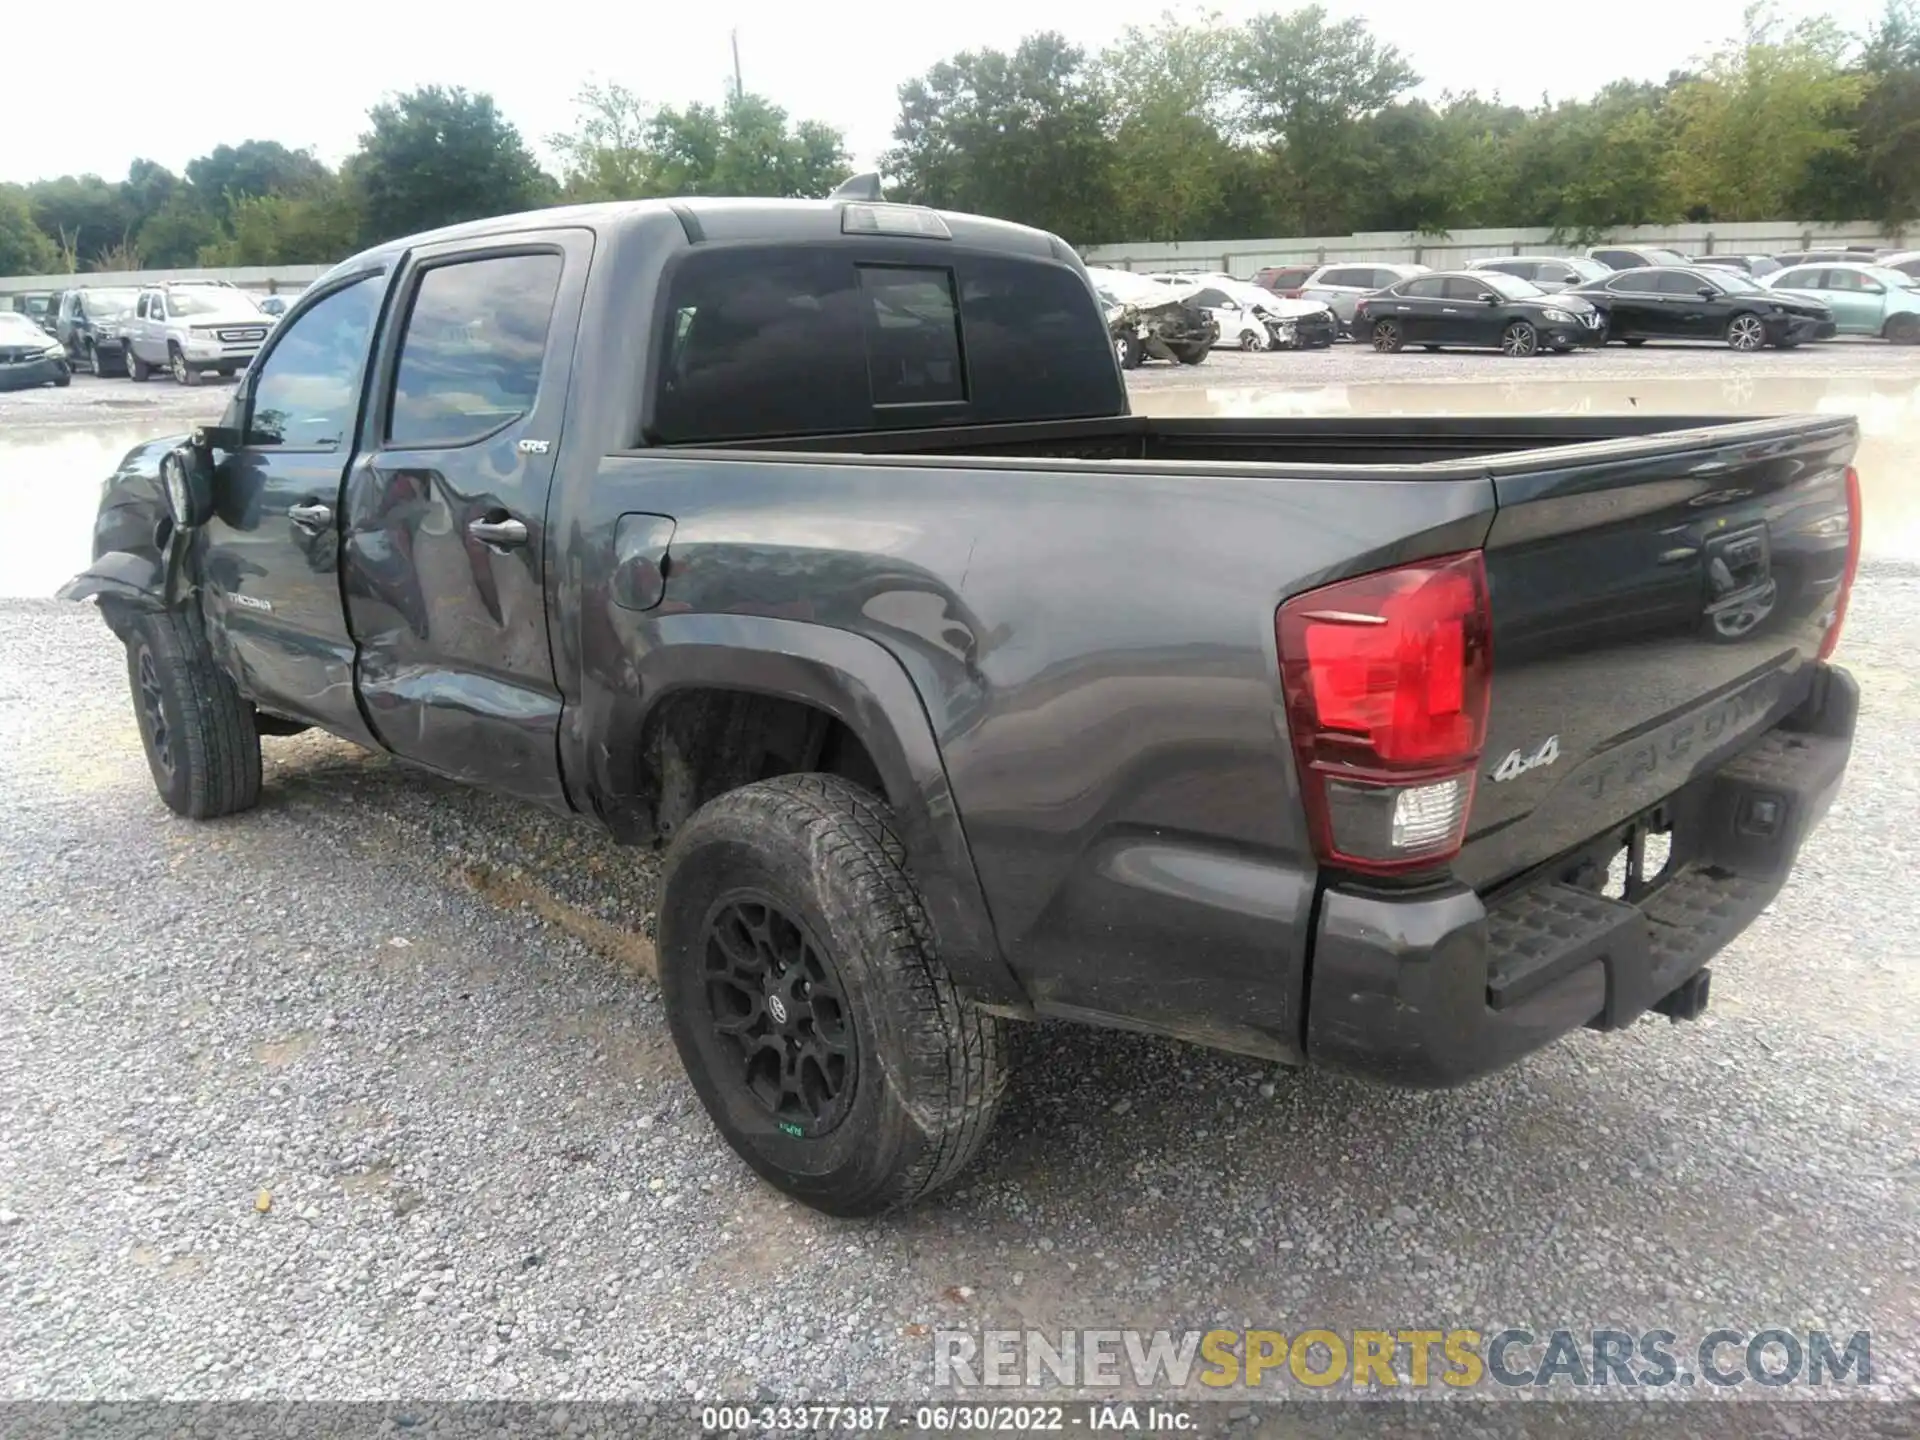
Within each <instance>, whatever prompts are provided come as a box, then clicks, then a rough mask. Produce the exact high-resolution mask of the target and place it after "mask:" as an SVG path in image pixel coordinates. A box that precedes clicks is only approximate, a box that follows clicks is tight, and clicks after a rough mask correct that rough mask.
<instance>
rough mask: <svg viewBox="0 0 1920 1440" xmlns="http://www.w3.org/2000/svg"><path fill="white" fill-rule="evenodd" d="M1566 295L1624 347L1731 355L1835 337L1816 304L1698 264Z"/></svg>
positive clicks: (1652, 270)
mask: <svg viewBox="0 0 1920 1440" xmlns="http://www.w3.org/2000/svg"><path fill="white" fill-rule="evenodd" d="M1568 294H1571V295H1582V296H1585V297H1586V298H1587V299H1588V300H1590V301H1592V302H1593V303H1594V304H1595V305H1597V306H1599V307H1600V308H1601V309H1602V310H1605V311H1606V312H1607V338H1608V339H1609V340H1621V341H1624V342H1625V343H1627V344H1628V345H1644V344H1646V343H1647V341H1649V340H1718V341H1720V342H1721V343H1723V344H1725V345H1728V346H1730V347H1731V348H1733V349H1735V350H1758V349H1760V348H1761V347H1762V346H1766V345H1778V346H1780V347H1781V348H1782V349H1789V348H1791V347H1793V346H1795V345H1798V344H1800V343H1802V342H1803V341H1807V340H1825V339H1827V338H1828V337H1829V336H1831V335H1832V334H1833V333H1834V331H1835V326H1834V321H1833V311H1831V310H1830V309H1828V308H1827V307H1826V306H1825V305H1822V304H1821V303H1820V302H1819V301H1818V300H1810V299H1807V298H1806V297H1805V296H1800V295H1788V294H1784V293H1782V292H1780V291H1776V290H1769V289H1767V287H1766V286H1764V285H1758V284H1755V283H1754V282H1753V281H1752V280H1749V279H1748V278H1747V277H1746V276H1745V275H1742V274H1741V273H1740V272H1739V271H1738V270H1723V269H1715V268H1712V267H1709V266H1704V265H1698V266H1694V265H1688V266H1681V265H1649V266H1647V267H1645V268H1644V269H1640V270H1622V271H1620V272H1619V273H1618V274H1617V275H1610V276H1608V277H1607V278H1606V279H1605V280H1598V281H1595V282H1594V283H1593V284H1591V285H1582V286H1581V287H1580V288H1579V289H1578V290H1572V291H1569V292H1568ZM1562 298H1563V299H1564V298H1565V297H1564V296H1563V297H1562Z"/></svg>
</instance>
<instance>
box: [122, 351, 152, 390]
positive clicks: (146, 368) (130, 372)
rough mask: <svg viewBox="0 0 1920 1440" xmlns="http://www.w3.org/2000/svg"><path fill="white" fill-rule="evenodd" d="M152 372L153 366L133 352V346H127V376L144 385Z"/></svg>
mask: <svg viewBox="0 0 1920 1440" xmlns="http://www.w3.org/2000/svg"><path fill="white" fill-rule="evenodd" d="M151 374H153V367H152V366H151V365H149V364H147V362H146V361H144V360H142V359H141V358H140V357H139V356H138V355H136V354H134V353H133V346H131V345H129V346H127V378H128V379H129V380H132V381H133V382H135V383H136V384H141V385H144V384H145V383H146V381H147V377H148V376H149V375H151Z"/></svg>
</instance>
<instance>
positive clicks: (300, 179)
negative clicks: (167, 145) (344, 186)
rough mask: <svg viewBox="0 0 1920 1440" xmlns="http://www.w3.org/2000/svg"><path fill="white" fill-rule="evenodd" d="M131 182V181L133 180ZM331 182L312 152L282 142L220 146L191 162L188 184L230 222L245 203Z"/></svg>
mask: <svg viewBox="0 0 1920 1440" xmlns="http://www.w3.org/2000/svg"><path fill="white" fill-rule="evenodd" d="M130 178H131V177H130ZM329 178H331V172H330V171H328V169H327V167H326V166H325V165H322V164H321V163H320V162H319V161H318V160H316V159H315V158H314V156H313V152H312V151H310V150H289V149H288V148H287V147H286V146H285V145H282V144H281V143H280V142H279V141H278V140H243V141H241V142H240V143H239V144H238V145H216V146H214V148H213V149H212V150H211V151H210V152H209V153H207V154H205V155H202V156H200V157H199V158H198V159H195V160H190V161H188V162H187V183H188V184H190V185H191V186H193V189H194V193H195V194H196V195H198V196H199V197H200V199H201V201H202V202H203V203H204V204H205V205H207V207H208V208H209V209H210V210H212V211H213V212H214V213H215V214H216V215H218V216H220V217H221V218H222V219H227V218H229V217H231V215H232V214H233V208H234V206H236V205H237V204H238V203H239V202H240V201H242V200H249V199H255V198H257V197H259V196H262V195H284V194H291V193H293V192H295V191H298V190H300V189H301V188H302V187H304V186H308V185H313V184H318V183H321V182H324V181H325V180H327V179H329Z"/></svg>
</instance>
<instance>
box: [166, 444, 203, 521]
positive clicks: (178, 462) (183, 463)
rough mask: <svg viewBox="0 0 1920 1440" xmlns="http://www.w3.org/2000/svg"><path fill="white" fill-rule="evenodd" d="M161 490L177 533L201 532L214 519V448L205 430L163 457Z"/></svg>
mask: <svg viewBox="0 0 1920 1440" xmlns="http://www.w3.org/2000/svg"><path fill="white" fill-rule="evenodd" d="M160 488H161V490H162V491H163V492H164V493H165V495H166V497H167V512H168V514H169V515H170V516H171V517H172V519H173V527H174V529H176V530H180V531H187V530H197V529H199V528H200V527H201V526H202V525H204V524H206V523H207V521H208V520H209V519H211V518H212V517H213V446H212V444H211V443H209V441H208V440H207V434H206V431H205V430H196V431H194V433H193V435H192V436H191V437H190V438H188V439H187V440H186V441H185V442H184V443H182V444H179V445H176V446H174V447H173V449H171V450H169V451H168V452H167V453H166V454H165V455H162V456H161V457H160Z"/></svg>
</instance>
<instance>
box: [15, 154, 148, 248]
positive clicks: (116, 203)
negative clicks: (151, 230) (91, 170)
mask: <svg viewBox="0 0 1920 1440" xmlns="http://www.w3.org/2000/svg"><path fill="white" fill-rule="evenodd" d="M27 196H28V200H29V203H30V204H31V206H32V210H33V220H34V223H35V224H36V225H38V226H39V227H40V230H41V233H42V234H44V235H45V236H46V237H47V238H48V239H49V240H51V241H53V242H54V244H55V246H56V248H70V249H71V251H72V254H73V256H74V258H75V259H76V260H77V261H82V262H84V261H87V260H90V259H92V258H93V257H94V256H96V255H98V254H99V253H100V252H101V251H102V250H104V249H106V248H107V247H109V246H111V245H117V244H119V243H120V241H121V240H123V239H125V238H126V235H127V231H128V230H129V228H131V227H132V226H133V225H134V224H135V223H136V220H137V217H136V216H135V215H134V214H133V213H132V212H130V211H129V210H128V208H127V205H126V201H125V199H124V197H123V196H122V195H121V193H120V187H119V186H118V185H114V184H110V183H109V182H108V181H105V180H103V179H101V178H100V177H99V176H98V175H62V176H60V177H59V178H58V179H57V180H42V181H39V182H38V183H36V184H34V185H30V186H28V187H27Z"/></svg>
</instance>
